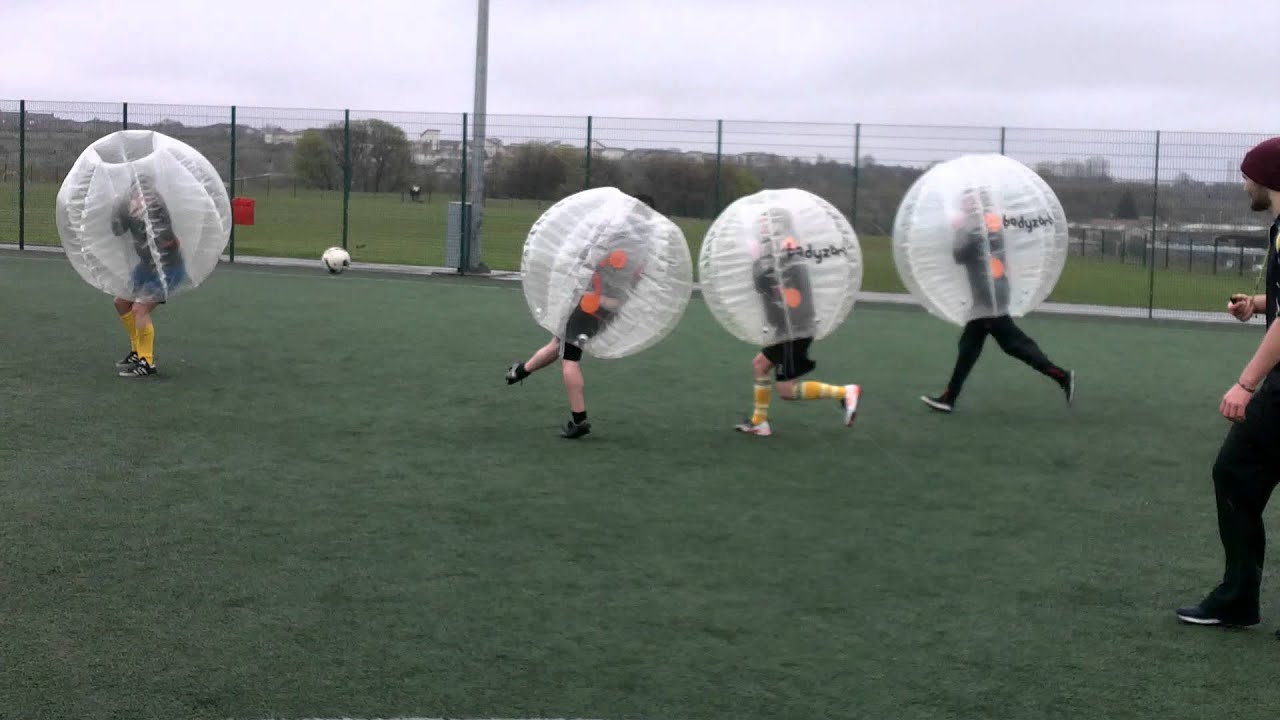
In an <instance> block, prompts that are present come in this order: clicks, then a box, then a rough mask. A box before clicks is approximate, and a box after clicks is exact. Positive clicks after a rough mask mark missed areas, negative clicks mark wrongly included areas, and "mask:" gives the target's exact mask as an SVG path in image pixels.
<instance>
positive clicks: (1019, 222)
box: [1004, 215, 1053, 232]
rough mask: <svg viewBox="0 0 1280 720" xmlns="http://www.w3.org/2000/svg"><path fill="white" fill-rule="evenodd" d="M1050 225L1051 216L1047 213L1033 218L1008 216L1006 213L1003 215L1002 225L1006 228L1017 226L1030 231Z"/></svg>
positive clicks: (1051, 221)
mask: <svg viewBox="0 0 1280 720" xmlns="http://www.w3.org/2000/svg"><path fill="white" fill-rule="evenodd" d="M1052 225H1053V218H1051V217H1049V216H1048V215H1041V216H1039V217H1033V218H1025V217H1009V216H1008V215H1005V216H1004V226H1005V227H1006V228H1017V229H1019V230H1026V231H1027V232H1031V231H1032V230H1035V229H1036V228H1040V227H1051V226H1052Z"/></svg>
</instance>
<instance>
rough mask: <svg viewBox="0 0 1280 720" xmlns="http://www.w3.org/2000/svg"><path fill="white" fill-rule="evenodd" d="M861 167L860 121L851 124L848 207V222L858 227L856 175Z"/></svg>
mask: <svg viewBox="0 0 1280 720" xmlns="http://www.w3.org/2000/svg"><path fill="white" fill-rule="evenodd" d="M861 169H862V123H854V124H853V206H852V207H850V208H849V224H850V225H852V226H853V227H854V228H855V229H856V228H857V227H858V175H860V174H861V172H860V171H861Z"/></svg>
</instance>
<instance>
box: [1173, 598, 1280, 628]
mask: <svg viewBox="0 0 1280 720" xmlns="http://www.w3.org/2000/svg"><path fill="white" fill-rule="evenodd" d="M1177 615H1178V619H1179V620H1181V621H1182V622H1184V623H1187V624H1189V625H1224V626H1227V627H1249V626H1250V625H1257V624H1258V623H1260V622H1262V618H1260V617H1259V615H1258V610H1257V609H1256V608H1255V609H1254V610H1252V611H1251V612H1247V613H1245V612H1239V611H1233V610H1229V609H1227V608H1224V607H1222V606H1220V605H1219V604H1218V603H1216V602H1214V600H1213V597H1212V596H1210V597H1207V598H1205V599H1204V601H1203V602H1201V603H1199V604H1197V605H1187V606H1185V607H1180V608H1178V611H1177Z"/></svg>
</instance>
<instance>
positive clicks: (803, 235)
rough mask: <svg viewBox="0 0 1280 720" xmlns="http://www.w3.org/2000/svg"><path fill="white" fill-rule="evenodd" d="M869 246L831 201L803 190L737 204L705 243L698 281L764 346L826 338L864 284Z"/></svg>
mask: <svg viewBox="0 0 1280 720" xmlns="http://www.w3.org/2000/svg"><path fill="white" fill-rule="evenodd" d="M862 267H863V263H862V247H861V245H859V244H858V236H857V234H856V233H854V231H853V227H852V226H850V224H849V221H848V220H846V219H845V217H844V215H842V214H840V211H839V210H837V209H836V208H835V207H834V206H833V205H832V204H831V203H829V202H827V201H826V200H824V199H822V198H821V197H818V196H817V195H815V194H813V193H811V192H809V191H807V190H800V189H797V188H788V189H783V190H762V191H760V192H758V193H755V194H754V195H748V196H746V197H743V198H739V199H738V200H736V201H734V202H733V203H732V204H730V205H729V207H727V208H725V210H724V212H722V213H720V216H719V217H717V218H716V221H715V222H714V223H712V225H711V228H710V229H709V230H708V231H707V236H706V239H704V240H703V241H702V252H701V254H700V255H699V258H698V269H699V271H698V281H699V283H700V284H701V288H702V296H703V298H705V299H706V301H707V307H708V308H710V310H711V314H712V315H713V316H715V318H716V320H717V321H719V322H720V324H721V325H723V326H724V328H725V329H726V330H728V331H729V332H730V333H731V334H732V335H733V336H734V337H736V338H738V339H739V340H742V341H743V342H747V343H750V344H752V345H755V346H757V347H766V346H769V345H775V344H777V343H782V342H787V341H789V340H798V339H801V338H812V339H814V340H819V339H822V338H824V337H827V336H828V335H830V334H831V333H832V332H834V331H835V329H836V328H838V327H839V326H840V324H841V323H843V322H844V320H845V319H846V318H847V317H848V315H849V313H850V312H851V311H852V310H853V304H854V300H855V299H856V297H857V293H858V290H859V289H861V287H862Z"/></svg>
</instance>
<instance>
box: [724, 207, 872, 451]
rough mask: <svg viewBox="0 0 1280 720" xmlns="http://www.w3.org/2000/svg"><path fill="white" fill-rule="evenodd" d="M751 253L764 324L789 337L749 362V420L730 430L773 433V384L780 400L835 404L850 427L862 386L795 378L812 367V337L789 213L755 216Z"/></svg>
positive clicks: (802, 261)
mask: <svg viewBox="0 0 1280 720" xmlns="http://www.w3.org/2000/svg"><path fill="white" fill-rule="evenodd" d="M757 227H758V233H757V234H756V242H755V243H753V244H752V253H753V254H754V255H755V256H756V257H755V261H754V262H753V263H752V275H753V277H754V279H755V287H756V292H758V293H759V294H760V298H761V300H762V301H763V303H764V312H765V321H766V322H767V323H768V324H769V326H770V327H771V328H772V329H773V334H774V335H775V336H778V337H790V338H794V339H790V340H785V341H783V342H780V343H775V344H773V345H769V346H767V347H765V348H762V349H761V350H760V352H759V353H757V354H756V356H755V357H754V358H753V359H752V360H751V369H752V372H753V376H754V381H755V387H754V404H753V406H752V413H751V417H750V418H748V419H747V420H745V421H743V422H741V423H739V424H737V425H735V426H734V429H735V430H737V431H738V432H741V433H746V434H748V435H761V436H768V435H772V434H773V429H772V428H771V427H770V425H769V400H770V396H771V395H772V390H773V386H774V383H775V381H776V383H777V388H778V397H780V398H782V399H783V400H837V401H839V404H840V408H841V411H842V414H843V417H844V424H845V425H846V426H851V425H853V421H854V418H855V417H856V415H857V412H858V399H859V397H861V395H862V387H861V386H860V385H856V384H850V385H830V384H827V383H824V382H818V381H816V380H808V381H804V382H801V381H800V378H802V377H804V376H806V375H808V374H809V373H811V372H813V370H814V369H815V368H817V366H818V364H817V363H816V362H814V361H813V360H812V359H810V358H809V346H810V345H812V344H813V338H814V336H815V335H817V332H818V324H817V317H816V315H815V312H814V304H813V292H812V288H811V287H810V283H809V267H808V261H807V260H806V258H805V257H804V255H803V254H802V253H801V252H798V251H799V250H800V241H799V240H798V239H797V237H796V232H795V226H794V223H793V221H792V219H791V215H790V213H788V212H787V211H786V210H783V209H781V208H769V209H768V210H766V211H764V212H763V213H761V215H760V217H759V225H758V226H757Z"/></svg>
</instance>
